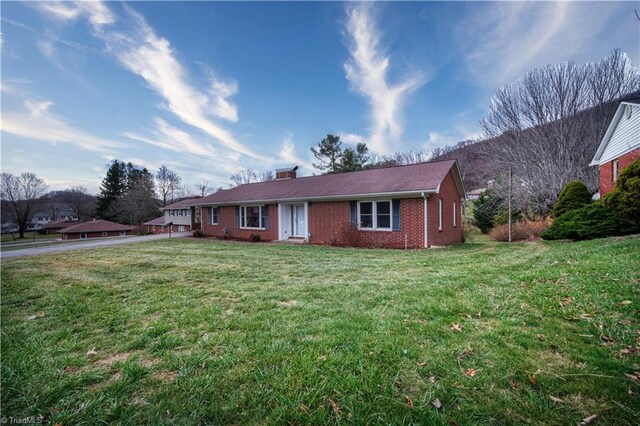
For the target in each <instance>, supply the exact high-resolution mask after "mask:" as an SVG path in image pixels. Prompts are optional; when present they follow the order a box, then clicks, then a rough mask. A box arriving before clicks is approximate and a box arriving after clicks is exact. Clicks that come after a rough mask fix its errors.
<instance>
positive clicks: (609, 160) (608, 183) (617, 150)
mask: <svg viewBox="0 0 640 426" xmlns="http://www.w3.org/2000/svg"><path fill="white" fill-rule="evenodd" d="M638 158H640V98H633V99H627V100H624V101H621V102H620V104H619V105H618V109H617V110H616V113H615V115H614V116H613V120H611V124H609V128H608V129H607V132H606V133H605V134H604V138H602V142H600V146H599V147H598V150H597V151H596V155H595V156H594V157H593V160H592V161H591V164H590V165H591V166H598V168H599V173H600V197H602V196H604V195H606V194H608V193H609V192H611V191H613V189H614V188H615V186H616V181H617V180H618V176H619V175H620V172H622V170H624V168H625V167H627V166H628V165H629V164H631V163H633V162H634V161H635V160H636V159H638Z"/></svg>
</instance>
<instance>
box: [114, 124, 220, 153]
mask: <svg viewBox="0 0 640 426" xmlns="http://www.w3.org/2000/svg"><path fill="white" fill-rule="evenodd" d="M154 123H155V125H156V127H155V129H154V130H153V131H152V132H151V133H152V136H150V137H148V136H143V135H140V134H137V133H135V132H126V133H124V136H126V137H128V138H130V139H133V140H137V141H139V142H144V143H146V144H149V145H153V146H156V147H158V148H162V149H166V150H170V151H174V152H183V153H191V154H194V155H201V156H205V157H207V158H210V159H211V158H218V152H217V151H216V150H215V149H214V148H213V147H211V146H210V145H209V144H207V143H206V142H204V141H199V140H196V139H194V137H193V136H191V135H190V134H189V133H187V132H185V131H183V130H181V129H178V128H177V127H173V126H171V125H170V124H169V123H167V122H166V121H165V120H163V119H162V118H160V117H156V118H155V119H154Z"/></svg>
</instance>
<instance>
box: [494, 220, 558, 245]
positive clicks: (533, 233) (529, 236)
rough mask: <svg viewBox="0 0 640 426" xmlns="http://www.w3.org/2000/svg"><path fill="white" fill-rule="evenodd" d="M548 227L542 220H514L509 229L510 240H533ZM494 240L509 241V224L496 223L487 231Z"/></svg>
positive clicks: (538, 237)
mask: <svg viewBox="0 0 640 426" xmlns="http://www.w3.org/2000/svg"><path fill="white" fill-rule="evenodd" d="M548 227H549V223H548V222H546V221H544V220H522V221H518V222H515V223H514V224H513V226H512V229H511V240H512V241H535V240H538V239H540V235H541V234H542V233H543V232H544V231H545V230H546V229H547V228H548ZM489 238H491V239H492V240H495V241H509V224H508V223H507V224H503V225H498V226H496V227H494V228H493V229H492V230H491V232H489Z"/></svg>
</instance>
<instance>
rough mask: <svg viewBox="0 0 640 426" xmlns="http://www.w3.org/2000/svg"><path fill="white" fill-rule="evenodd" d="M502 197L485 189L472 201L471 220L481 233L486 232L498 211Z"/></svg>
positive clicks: (493, 222) (492, 223) (491, 225)
mask: <svg viewBox="0 0 640 426" xmlns="http://www.w3.org/2000/svg"><path fill="white" fill-rule="evenodd" d="M501 206H502V199H501V198H500V197H498V196H496V195H495V194H494V193H493V192H492V191H485V192H483V193H482V194H480V197H479V198H478V199H477V200H476V201H475V202H474V203H473V222H474V224H475V225H476V226H477V227H478V229H480V232H482V233H483V234H486V233H488V232H489V231H490V230H491V228H493V225H494V224H495V219H496V216H497V215H498V214H499V213H500V211H501Z"/></svg>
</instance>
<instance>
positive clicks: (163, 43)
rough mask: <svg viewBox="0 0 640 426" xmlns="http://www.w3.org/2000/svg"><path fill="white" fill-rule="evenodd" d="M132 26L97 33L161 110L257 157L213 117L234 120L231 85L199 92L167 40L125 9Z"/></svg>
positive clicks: (221, 83) (228, 145)
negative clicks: (152, 94)
mask: <svg viewBox="0 0 640 426" xmlns="http://www.w3.org/2000/svg"><path fill="white" fill-rule="evenodd" d="M125 9H126V10H127V13H128V14H129V15H130V17H131V18H132V19H133V22H134V27H133V29H132V30H131V31H128V32H127V33H118V32H112V31H109V32H107V31H105V32H100V34H99V37H101V38H102V39H103V40H104V41H105V42H106V43H107V48H108V50H109V51H110V52H111V53H112V54H113V55H114V56H115V57H116V58H117V59H118V60H119V61H120V63H121V64H122V65H123V66H124V67H125V68H127V69H128V70H129V71H131V72H133V73H134V74H137V75H139V76H140V77H142V78H143V79H144V80H145V81H146V82H147V83H148V84H149V86H150V87H151V88H152V89H153V90H154V91H155V92H156V93H158V94H159V95H160V96H162V97H163V98H164V99H165V101H166V102H167V104H166V105H165V107H166V108H167V109H168V110H169V111H171V112H172V113H173V114H175V115H176V116H177V117H178V118H180V119H181V120H182V121H183V122H185V123H186V124H189V125H191V126H193V127H195V128H197V129H200V130H202V131H203V132H205V133H207V134H208V135H210V136H213V137H214V138H215V139H216V140H218V141H219V142H220V143H221V144H222V145H223V146H225V147H227V148H229V149H232V150H234V151H237V152H239V153H242V154H244V155H247V156H249V157H253V158H259V156H258V155H257V154H256V153H254V152H253V151H252V150H250V149H249V148H247V147H245V146H244V145H242V144H241V143H240V142H238V141H237V140H236V139H235V138H234V136H233V135H232V134H231V132H229V131H228V130H226V129H224V128H223V127H222V126H220V125H219V124H217V123H216V122H214V121H213V120H212V118H213V117H218V118H223V119H230V120H231V121H235V120H237V113H236V110H235V107H231V105H230V104H229V102H228V98H229V97H230V96H231V95H232V94H235V93H236V92H237V86H234V84H233V83H223V82H221V81H218V80H216V81H214V82H213V84H212V86H211V88H210V90H209V93H208V94H207V93H205V92H202V91H200V90H198V89H196V88H195V87H193V86H192V85H190V84H189V83H188V81H187V73H186V71H185V69H184V68H183V66H182V65H181V64H180V62H178V60H177V59H176V57H175V53H174V51H173V49H172V48H171V45H170V43H169V41H168V40H167V39H165V38H162V37H158V36H157V35H156V34H155V32H154V31H153V29H152V28H151V27H150V26H149V25H147V23H146V21H145V19H144V17H143V16H142V15H140V14H139V13H137V12H136V11H134V10H133V9H131V8H129V7H125Z"/></svg>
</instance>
